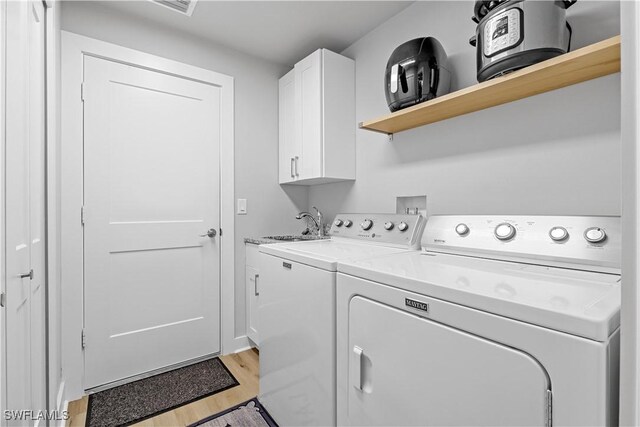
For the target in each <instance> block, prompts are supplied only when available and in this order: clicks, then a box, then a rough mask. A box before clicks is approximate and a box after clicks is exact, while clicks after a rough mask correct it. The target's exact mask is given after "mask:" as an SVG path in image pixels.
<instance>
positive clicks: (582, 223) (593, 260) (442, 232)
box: [422, 215, 621, 272]
mask: <svg viewBox="0 0 640 427" xmlns="http://www.w3.org/2000/svg"><path fill="white" fill-rule="evenodd" d="M422 245H423V247H424V248H425V249H426V250H428V251H434V252H446V253H454V254H455V253H458V254H463V255H472V254H478V255H479V256H482V257H483V258H484V257H488V258H492V257H494V256H495V257H496V258H498V259H502V258H505V259H507V260H510V259H511V258H527V259H533V260H535V263H540V264H541V265H560V266H565V265H566V264H567V263H569V264H581V265H589V266H590V268H591V267H593V266H596V268H598V269H597V270H596V271H605V272H614V271H612V269H613V270H615V269H619V268H620V251H621V230H620V218H619V217H589V216H585V217H578V216H520V215H515V216H486V215H465V216H444V215H443V216H438V215H436V216H431V217H429V220H428V222H427V226H426V230H425V233H424V237H423V240H422ZM600 267H602V268H603V269H600Z"/></svg>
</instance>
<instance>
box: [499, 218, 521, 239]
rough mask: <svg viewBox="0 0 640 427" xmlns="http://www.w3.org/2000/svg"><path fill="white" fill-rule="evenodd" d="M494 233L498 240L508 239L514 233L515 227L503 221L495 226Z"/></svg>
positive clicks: (511, 237)
mask: <svg viewBox="0 0 640 427" xmlns="http://www.w3.org/2000/svg"><path fill="white" fill-rule="evenodd" d="M494 233H495V235H496V237H497V238H498V239H499V240H510V239H513V237H514V236H515V235H516V228H515V227H514V226H513V225H511V224H509V223H507V222H503V223H502V224H499V225H498V226H497V227H496V229H495V230H494Z"/></svg>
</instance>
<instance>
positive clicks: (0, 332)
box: [0, 1, 7, 426]
mask: <svg viewBox="0 0 640 427" xmlns="http://www.w3.org/2000/svg"><path fill="white" fill-rule="evenodd" d="M6 31H7V3H6V2H4V1H3V2H0V272H2V273H0V293H1V294H2V295H4V294H5V292H6V287H5V286H6V285H5V284H6V281H5V279H6V278H5V274H6V271H7V269H6V268H5V252H4V250H5V244H6V242H5V224H6V223H5V218H6V215H5V214H6V210H5V193H4V174H5V163H4V162H5V154H4V153H5V151H4V150H5V148H4V147H5V146H6V144H5V139H6V138H5V120H6V117H5V105H6V93H7V91H6V90H5V88H6V74H5V67H6V59H7V58H6V51H5V43H6V40H7V34H6ZM5 312H6V310H5V309H4V308H0V376H1V377H2V378H6V377H7V376H6V372H7V370H6V368H7V367H6V366H5V363H6V358H5V357H4V351H5V330H4V329H5V319H6V317H5V315H6V313H5ZM6 383H7V382H6V381H0V413H3V414H4V410H5V409H6V408H5V399H6V396H7V394H6V393H7V389H6V387H7V384H6ZM6 424H7V422H6V421H4V417H2V420H0V425H2V426H4V425H6Z"/></svg>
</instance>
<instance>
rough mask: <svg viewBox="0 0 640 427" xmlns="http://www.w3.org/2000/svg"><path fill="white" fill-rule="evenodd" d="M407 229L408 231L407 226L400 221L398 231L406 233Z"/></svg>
mask: <svg viewBox="0 0 640 427" xmlns="http://www.w3.org/2000/svg"><path fill="white" fill-rule="evenodd" d="M408 229H409V226H408V225H407V223H406V222H404V221H402V222H401V223H400V224H398V230H400V231H407V230H408Z"/></svg>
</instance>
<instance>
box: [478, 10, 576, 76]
mask: <svg viewBox="0 0 640 427" xmlns="http://www.w3.org/2000/svg"><path fill="white" fill-rule="evenodd" d="M576 1H577V0H477V1H476V3H475V6H474V10H473V12H474V16H473V17H472V18H471V19H472V20H473V21H474V22H476V23H477V24H478V26H477V28H476V35H475V36H473V37H472V38H471V39H470V40H469V43H471V45H472V46H475V47H476V59H477V61H476V62H477V78H478V81H479V82H483V81H485V80H489V79H491V78H494V77H498V76H501V75H503V74H506V73H509V72H511V71H515V70H518V69H520V68H524V67H527V66H529V65H533V64H536V63H538V62H541V61H545V60H547V59H550V58H553V57H555V56H558V55H562V54H563V53H567V52H568V51H569V50H570V48H571V32H572V31H571V26H570V25H569V23H568V22H567V19H566V15H567V13H566V11H567V9H568V8H569V7H571V6H572V5H573V4H574V3H575V2H576Z"/></svg>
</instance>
